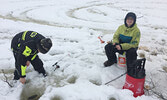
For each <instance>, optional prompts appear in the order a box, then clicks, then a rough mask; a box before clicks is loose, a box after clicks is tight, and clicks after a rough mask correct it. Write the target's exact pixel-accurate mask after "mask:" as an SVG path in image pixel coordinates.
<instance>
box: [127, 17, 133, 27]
mask: <svg viewBox="0 0 167 100" xmlns="http://www.w3.org/2000/svg"><path fill="white" fill-rule="evenodd" d="M133 23H134V19H133V18H132V17H128V18H127V19H126V24H127V25H128V27H130V26H131V25H132V24H133Z"/></svg>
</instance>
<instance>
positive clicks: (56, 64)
mask: <svg viewBox="0 0 167 100" xmlns="http://www.w3.org/2000/svg"><path fill="white" fill-rule="evenodd" d="M67 55H70V54H67ZM67 55H65V56H64V57H62V58H61V59H59V60H58V61H57V62H56V63H55V64H53V65H52V66H53V67H54V66H56V67H55V69H54V71H55V70H56V69H58V68H60V66H59V65H58V63H59V62H60V61H62V60H63V59H64V58H65V57H67Z"/></svg>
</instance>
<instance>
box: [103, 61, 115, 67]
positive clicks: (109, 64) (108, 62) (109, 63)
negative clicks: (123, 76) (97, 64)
mask: <svg viewBox="0 0 167 100" xmlns="http://www.w3.org/2000/svg"><path fill="white" fill-rule="evenodd" d="M114 63H117V62H116V61H115V62H114V61H113V62H111V61H109V60H107V61H105V62H104V66H105V67H108V66H111V65H113V64H114Z"/></svg>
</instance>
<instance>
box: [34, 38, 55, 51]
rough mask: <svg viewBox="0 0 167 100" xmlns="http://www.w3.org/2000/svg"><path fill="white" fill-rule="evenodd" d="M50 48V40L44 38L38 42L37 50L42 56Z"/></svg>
mask: <svg viewBox="0 0 167 100" xmlns="http://www.w3.org/2000/svg"><path fill="white" fill-rule="evenodd" d="M51 47H52V41H51V39H50V38H44V39H41V40H40V41H39V43H38V44H37V48H38V49H39V51H40V52H41V53H43V54H45V53H47V52H48V51H49V50H50V48H51Z"/></svg>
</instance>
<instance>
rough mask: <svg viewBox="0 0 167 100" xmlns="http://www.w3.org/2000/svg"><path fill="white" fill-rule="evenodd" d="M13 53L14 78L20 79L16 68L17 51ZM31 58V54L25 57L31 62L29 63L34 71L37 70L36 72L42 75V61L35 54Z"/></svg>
mask: <svg viewBox="0 0 167 100" xmlns="http://www.w3.org/2000/svg"><path fill="white" fill-rule="evenodd" d="M13 54H14V58H15V67H16V68H15V71H14V80H18V79H20V74H19V72H18V70H17V68H18V67H20V66H19V64H18V61H17V56H18V53H15V52H13ZM31 58H32V56H30V57H27V59H26V60H27V61H30V62H31V64H32V66H33V67H34V69H35V71H37V72H38V73H42V74H43V75H44V74H45V73H46V72H45V69H44V67H43V62H42V61H41V59H40V58H39V56H38V55H37V56H36V57H35V59H33V60H31Z"/></svg>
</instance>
